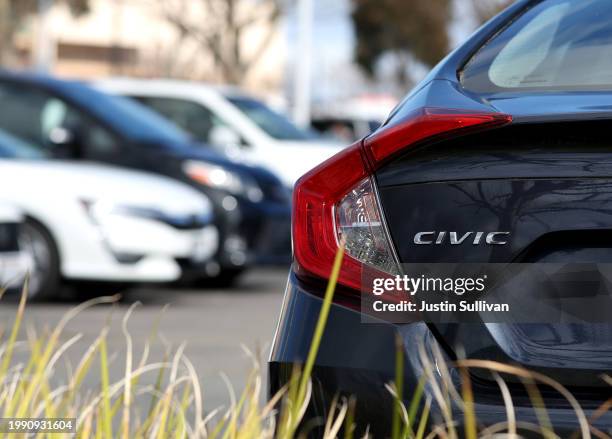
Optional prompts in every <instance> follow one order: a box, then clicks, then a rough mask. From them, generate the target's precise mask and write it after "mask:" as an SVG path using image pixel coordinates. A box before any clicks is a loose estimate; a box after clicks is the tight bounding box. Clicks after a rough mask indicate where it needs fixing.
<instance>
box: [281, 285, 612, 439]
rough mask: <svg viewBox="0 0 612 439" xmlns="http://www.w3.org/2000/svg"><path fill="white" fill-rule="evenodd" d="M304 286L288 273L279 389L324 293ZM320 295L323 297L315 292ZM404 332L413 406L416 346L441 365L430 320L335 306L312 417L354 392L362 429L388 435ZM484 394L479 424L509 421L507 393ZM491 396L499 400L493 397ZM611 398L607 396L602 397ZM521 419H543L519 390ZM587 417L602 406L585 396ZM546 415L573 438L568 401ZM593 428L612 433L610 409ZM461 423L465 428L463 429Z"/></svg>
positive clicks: (435, 412) (418, 366)
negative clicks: (393, 320)
mask: <svg viewBox="0 0 612 439" xmlns="http://www.w3.org/2000/svg"><path fill="white" fill-rule="evenodd" d="M314 288H316V287H312V286H310V285H309V286H306V285H304V284H302V283H301V282H300V281H299V280H297V279H296V277H295V276H294V275H293V274H292V275H291V276H290V278H289V283H288V286H287V290H286V292H285V298H284V301H283V307H282V311H281V317H280V320H279V324H278V328H277V332H276V334H275V338H274V343H273V346H272V351H271V355H270V363H269V374H270V377H269V378H270V379H269V384H270V392H271V394H274V393H275V392H277V391H278V390H279V389H280V388H281V387H282V385H284V384H286V383H287V381H288V379H289V377H290V376H291V372H292V370H293V367H294V366H295V364H301V363H303V361H304V359H305V358H306V356H307V353H308V349H309V345H310V340H311V336H312V333H313V332H314V327H315V325H316V321H317V318H318V314H319V310H320V307H321V303H322V301H321V299H320V298H319V297H317V295H319V294H320V293H322V291H318V290H315V289H314ZM312 292H316V293H317V295H314V294H312ZM398 336H399V337H400V339H401V340H402V343H403V353H404V357H405V358H404V365H405V367H404V373H403V375H404V383H405V388H404V393H403V394H404V395H405V396H406V401H405V404H406V405H408V404H410V397H411V395H412V394H413V393H414V391H415V389H416V386H417V383H418V380H419V378H420V377H421V376H424V375H425V371H424V369H423V367H422V361H420V359H419V352H418V347H419V346H420V345H422V346H424V347H425V349H424V350H425V355H426V357H427V358H428V360H429V361H430V362H431V364H436V362H435V358H434V357H433V352H434V349H435V348H439V349H440V351H441V352H442V351H443V349H442V347H441V346H440V345H438V341H437V339H436V337H435V335H434V334H433V332H432V331H431V330H430V329H429V327H428V326H427V325H426V324H425V323H420V322H419V323H411V324H404V325H394V324H390V323H386V322H377V323H362V321H361V314H360V313H359V312H357V311H354V310H352V309H349V308H346V307H343V306H340V305H335V304H334V305H332V307H331V310H330V314H329V319H328V321H327V326H326V329H325V335H324V337H323V340H322V341H321V346H320V349H319V354H318V356H317V360H316V362H315V367H314V370H313V375H312V380H313V398H312V400H311V401H312V402H311V405H310V407H309V410H310V412H309V413H310V415H314V416H323V417H324V416H325V414H326V411H327V408H328V407H329V405H330V403H331V400H332V398H333V397H334V395H336V394H341V395H355V396H356V398H357V406H356V416H355V419H356V420H357V422H358V428H359V430H360V431H362V432H363V431H365V428H366V426H367V425H369V428H370V432H372V433H373V434H374V437H385V436H388V435H389V434H390V426H391V416H392V407H393V405H392V399H391V397H390V394H389V392H388V391H387V390H386V389H385V384H387V383H390V382H392V381H394V377H395V370H394V364H395V353H396V348H395V340H396V337H398ZM450 371H451V378H452V380H453V384H454V385H455V387H456V389H457V390H458V391H459V392H460V391H461V390H460V388H459V379H458V378H459V377H458V372H457V371H456V370H454V369H452V368H451V369H450ZM434 374H435V373H434ZM496 392H497V394H496V395H487V396H488V397H487V398H479V395H478V394H477V392H476V403H477V404H476V407H475V409H476V415H477V419H478V421H479V423H482V424H483V425H493V424H495V423H497V422H503V421H506V420H507V419H506V410H505V408H504V406H503V404H502V403H501V401H502V399H501V393H500V392H499V391H498V390H496ZM491 396H493V397H491ZM601 397H602V398H603V399H605V397H606V395H601ZM425 398H431V399H432V401H433V403H434V404H433V407H432V415H431V419H433V420H434V422H442V415H441V413H440V410H439V409H438V408H437V407H436V404H435V397H434V393H433V388H432V386H431V385H429V384H428V385H426V388H425ZM513 401H514V404H515V411H516V413H517V420H519V421H525V422H531V423H536V424H537V416H536V413H535V412H534V410H533V409H532V408H531V404H530V402H529V400H528V399H525V398H521V397H520V396H517V395H513ZM579 402H580V403H581V405H582V407H583V408H584V411H585V414H586V416H587V417H589V416H590V415H592V414H594V412H595V409H596V406H597V404H595V403H594V402H593V401H579ZM545 403H546V407H547V411H548V415H549V417H550V419H551V422H552V425H553V426H554V428H555V432H556V433H557V434H558V435H560V436H561V437H567V436H569V434H570V433H572V432H574V431H575V430H576V429H577V428H578V422H577V419H576V416H575V414H574V412H573V411H572V409H571V408H569V406H568V404H567V403H566V402H565V401H564V400H562V399H561V398H558V395H556V396H555V398H552V399H550V400H549V399H545ZM454 410H455V411H456V413H455V416H454V418H455V420H457V421H458V422H459V423H460V422H461V421H462V419H463V413H462V412H461V411H460V410H459V409H458V408H457V407H455V408H454ZM593 425H594V426H595V427H597V428H599V429H600V430H602V431H606V432H610V431H612V413H611V412H608V413H607V414H605V415H603V416H601V417H599V419H598V420H597V421H596V422H594V423H593ZM458 428H461V427H458Z"/></svg>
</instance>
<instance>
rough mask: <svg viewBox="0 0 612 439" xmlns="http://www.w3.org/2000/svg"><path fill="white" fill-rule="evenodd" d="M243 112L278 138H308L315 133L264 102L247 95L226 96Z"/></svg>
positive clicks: (270, 134)
mask: <svg viewBox="0 0 612 439" xmlns="http://www.w3.org/2000/svg"><path fill="white" fill-rule="evenodd" d="M226 98H227V100H228V101H230V102H231V103H232V104H234V105H235V106H236V107H237V108H238V109H239V110H240V111H241V112H242V113H244V114H245V115H246V116H247V117H248V118H249V119H251V120H252V121H253V122H255V124H256V125H257V126H258V127H259V128H261V129H262V130H264V131H265V132H266V133H267V134H268V135H269V136H271V137H273V138H275V139H278V140H308V139H311V138H312V137H313V135H312V134H311V133H309V132H307V131H303V130H301V129H299V128H298V127H296V126H295V125H294V124H293V123H291V122H290V121H289V120H288V119H287V118H285V117H284V116H282V115H280V114H278V113H276V112H274V111H272V110H271V109H270V108H268V107H267V106H266V105H264V104H263V103H262V102H259V101H257V100H255V99H251V98H247V97H236V96H226Z"/></svg>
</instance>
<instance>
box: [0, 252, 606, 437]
mask: <svg viewBox="0 0 612 439" xmlns="http://www.w3.org/2000/svg"><path fill="white" fill-rule="evenodd" d="M342 257H343V252H342V250H341V251H340V252H339V253H338V255H337V256H336V260H335V263H334V267H333V269H332V273H331V277H330V282H329V285H328V288H327V291H326V294H325V298H324V301H323V306H322V309H321V313H320V317H319V321H318V323H317V325H316V329H315V332H314V335H313V340H312V344H311V349H310V352H309V355H308V358H307V359H306V362H305V363H304V365H303V368H302V369H301V370H300V371H296V372H295V374H294V376H293V378H292V379H291V381H290V383H289V384H288V385H287V386H286V387H285V388H284V389H282V390H281V391H280V392H279V393H278V394H277V395H275V396H273V397H272V398H271V399H270V400H268V401H266V402H265V403H262V402H261V401H262V400H264V398H262V395H263V394H264V393H265V389H264V388H263V387H264V386H263V380H262V373H261V368H260V364H259V362H258V360H257V356H256V355H252V358H253V370H252V371H251V373H250V374H249V376H248V379H247V382H246V385H245V387H244V389H242V392H241V393H240V395H239V396H238V397H234V396H233V394H230V401H231V404H230V406H229V408H228V409H225V410H222V409H219V410H215V411H213V412H210V413H206V414H205V412H204V409H203V389H201V388H200V380H199V378H198V374H197V371H196V369H195V367H194V366H193V364H192V363H191V362H190V361H189V359H188V358H187V356H185V355H184V346H180V347H179V348H178V349H176V350H174V351H168V352H167V354H166V355H165V357H164V359H163V361H159V362H154V361H151V359H150V355H149V353H150V345H149V343H148V342H147V343H146V344H145V346H144V349H143V353H142V355H141V356H140V357H139V358H135V357H134V354H133V343H132V338H131V336H130V333H129V331H128V326H127V323H128V321H129V318H130V315H131V314H132V312H133V311H134V306H132V307H130V308H129V309H128V311H127V312H126V313H125V316H124V317H123V320H122V332H123V335H124V337H125V344H126V351H125V364H124V368H123V369H124V373H123V376H122V378H121V379H119V380H117V381H111V379H110V376H111V374H110V370H109V364H110V362H111V356H112V353H109V352H108V349H107V335H108V331H109V328H108V327H105V328H100V331H99V334H98V336H97V337H96V339H95V340H94V341H93V342H92V343H91V344H90V345H89V347H88V348H87V350H86V352H85V353H84V354H83V356H82V357H81V359H80V361H79V362H78V364H76V365H70V364H66V363H65V360H64V354H65V352H66V351H67V350H68V349H70V348H71V347H72V346H73V345H74V344H75V343H76V342H77V341H79V339H80V338H81V335H80V334H77V335H74V336H72V337H67V336H66V335H65V334H64V329H65V328H66V325H68V324H69V322H70V320H71V319H72V318H73V317H74V316H76V315H77V314H78V313H80V312H82V311H84V310H85V309H87V308H89V307H92V306H95V305H99V304H102V303H112V302H114V301H116V300H117V299H118V298H117V297H101V298H97V299H93V300H90V301H88V302H85V303H83V304H81V305H79V306H77V307H75V308H74V309H73V310H71V311H70V312H69V313H67V314H66V315H65V316H64V317H63V318H62V319H61V320H60V322H59V323H58V324H57V326H56V327H55V328H53V329H51V330H46V331H44V332H42V333H40V334H39V333H36V332H35V331H34V330H27V331H25V333H26V334H25V337H24V336H23V332H24V328H22V323H23V317H24V314H25V312H26V297H27V294H25V292H26V291H27V283H26V285H25V286H24V291H23V293H22V295H21V300H20V302H19V306H18V309H17V313H16V315H15V320H14V322H12V325H11V326H10V327H8V328H2V327H1V326H0V417H2V418H10V417H16V418H43V417H44V418H75V419H76V437H78V438H96V439H98V438H104V439H106V438H109V439H110V438H152V437H153V438H159V439H161V438H175V437H176V438H182V437H189V438H213V439H215V438H221V439H233V438H241V439H242V438H245V439H246V438H254V439H255V438H257V439H258V438H294V437H304V435H305V433H306V432H304V431H303V430H302V428H303V427H302V426H303V425H304V422H303V421H304V419H303V418H304V416H305V413H306V408H307V405H308V402H309V399H310V396H311V381H310V378H311V373H312V370H313V366H314V363H315V358H316V355H317V352H318V348H319V344H320V341H321V338H322V336H323V333H324V331H325V324H326V321H327V316H328V313H329V309H330V305H331V301H332V297H333V293H334V287H335V284H336V281H337V276H338V271H339V267H340V263H341V261H342ZM397 352H398V355H397V359H396V378H395V381H394V382H391V383H389V384H388V386H387V388H388V391H389V392H390V395H391V396H392V397H393V398H394V400H395V409H394V413H393V419H392V425H391V431H392V437H393V438H416V439H420V438H425V437H427V438H429V437H440V438H458V437H466V438H477V437H495V438H499V437H509V438H513V437H519V433H520V432H521V431H532V432H536V433H537V434H538V435H541V436H542V437H546V438H557V437H558V436H557V434H556V433H555V431H554V428H553V426H552V425H551V424H550V420H549V419H548V414H547V412H546V408H545V406H544V404H543V399H542V396H541V394H540V391H539V387H538V386H540V385H544V386H549V387H552V388H553V389H555V390H556V391H557V392H558V393H559V394H561V395H562V396H563V397H564V398H566V399H567V401H568V402H569V404H570V405H571V407H572V408H573V410H574V412H575V415H576V418H577V420H578V424H579V429H578V430H577V431H576V434H575V437H585V438H589V437H591V435H593V436H595V437H608V436H607V435H606V434H605V433H604V432H601V431H598V430H596V429H595V428H593V427H592V426H591V425H590V422H591V421H592V419H587V417H586V415H585V414H584V412H583V410H582V409H581V407H580V405H579V404H578V402H577V400H576V399H575V398H574V397H573V396H572V395H571V393H570V392H568V391H567V390H566V389H565V388H564V387H563V386H561V385H560V384H558V383H556V382H555V381H553V380H551V379H550V378H548V377H546V376H543V375H541V374H537V373H534V372H530V371H527V370H525V369H522V368H518V367H515V366H510V365H504V364H500V363H495V362H485V361H476V360H461V361H459V362H457V363H456V364H454V365H452V367H456V368H458V370H459V371H460V373H461V376H462V378H463V380H462V381H463V385H462V386H461V389H459V390H456V389H455V387H454V386H453V384H452V383H451V382H450V367H449V366H448V365H447V364H446V361H445V359H444V358H443V355H442V354H441V353H440V352H438V351H435V350H434V356H435V365H434V364H432V362H431V360H430V359H429V358H430V356H431V355H429V356H428V355H426V354H425V347H423V346H421V355H420V357H421V362H422V363H423V369H424V371H425V373H424V376H423V380H422V382H421V385H420V386H419V387H418V388H417V389H416V391H415V393H414V394H413V395H408V397H407V395H403V394H402V390H403V384H402V378H403V368H404V364H403V361H404V357H403V351H402V345H401V341H399V340H398V350H397ZM60 366H61V367H63V368H65V369H67V370H68V372H69V373H68V379H66V380H63V381H62V380H60V379H59V377H58V375H59V374H58V373H57V369H58V368H60ZM470 368H480V369H485V370H487V371H489V372H490V373H491V374H492V376H493V378H494V379H495V381H496V382H497V383H498V385H499V389H500V394H501V395H502V397H503V400H504V403H505V409H506V418H507V419H506V422H502V423H499V424H496V425H490V426H483V425H480V424H479V423H478V420H477V418H476V415H475V409H474V397H473V394H472V389H471V385H470V379H469V373H468V370H469V369H470ZM434 371H435V372H434ZM92 375H96V376H94V378H95V379H94V380H93V381H95V382H98V383H99V385H97V386H94V388H92V386H89V387H88V386H86V385H85V384H84V383H85V382H86V381H85V379H86V378H88V377H89V378H91V377H92ZM503 376H514V377H516V378H518V379H520V380H522V382H523V383H524V385H525V387H526V389H527V391H528V394H529V396H530V398H531V400H532V402H533V406H534V407H535V408H536V411H537V415H538V423H537V424H528V423H524V422H520V421H518V420H517V419H516V414H515V411H514V407H513V404H512V395H511V394H510V391H509V390H508V386H507V385H506V383H505V381H504V379H503V378H502V377H503ZM144 378H147V379H144ZM604 379H606V380H608V382H610V383H612V379H610V377H604ZM89 381H91V380H89ZM145 381H148V382H151V381H152V382H153V383H154V384H145ZM58 382H59V384H58ZM425 387H427V388H428V390H429V391H428V392H427V394H428V395H433V397H429V396H424V395H425V392H424V388H425ZM406 400H408V401H410V402H409V403H408V405H406V404H405V401H406ZM143 402H144V403H143ZM143 406H144V407H145V409H143ZM434 406H435V407H436V408H437V411H438V412H439V413H441V415H442V420H441V421H436V422H433V421H432V419H430V411H431V410H432V407H434ZM610 406H612V399H611V400H609V401H608V402H607V403H605V404H604V405H602V407H600V409H599V410H597V411H596V412H595V413H596V416H597V417H599V416H602V415H603V414H604V413H605V411H607V410H609V409H610ZM456 407H459V408H460V412H461V413H462V417H461V418H460V419H457V414H456V413H457V410H456ZM354 408H355V400H354V399H353V398H348V399H347V398H340V397H338V398H336V399H335V400H334V401H333V403H332V407H331V410H330V413H329V414H328V416H327V418H326V419H323V420H321V425H322V426H321V429H320V433H318V435H319V436H323V437H325V438H333V437H337V436H338V435H339V434H342V435H343V436H344V437H345V438H347V439H349V438H352V437H353V432H354V428H353V427H354V422H355V421H356V420H355V418H354V416H355V414H354ZM366 435H367V432H366ZM0 437H2V434H0ZM6 437H18V435H14V434H11V435H6ZM28 437H41V438H42V437H53V438H61V437H74V435H73V434H64V435H62V434H52V435H51V434H47V433H38V434H33V435H29V436H28Z"/></svg>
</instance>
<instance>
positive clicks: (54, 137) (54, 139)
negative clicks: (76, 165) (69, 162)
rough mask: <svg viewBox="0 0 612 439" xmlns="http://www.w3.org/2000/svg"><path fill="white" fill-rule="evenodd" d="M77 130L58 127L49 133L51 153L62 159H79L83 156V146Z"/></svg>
mask: <svg viewBox="0 0 612 439" xmlns="http://www.w3.org/2000/svg"><path fill="white" fill-rule="evenodd" d="M79 137H80V136H79V135H78V133H77V132H76V130H73V129H71V128H68V127H64V126H58V127H55V128H53V129H51V131H49V135H48V139H47V140H48V142H49V146H50V150H51V153H52V154H53V155H54V156H56V157H60V158H77V157H79V156H80V155H81V145H80V140H79Z"/></svg>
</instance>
